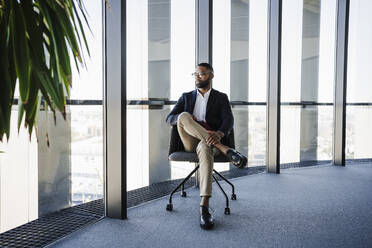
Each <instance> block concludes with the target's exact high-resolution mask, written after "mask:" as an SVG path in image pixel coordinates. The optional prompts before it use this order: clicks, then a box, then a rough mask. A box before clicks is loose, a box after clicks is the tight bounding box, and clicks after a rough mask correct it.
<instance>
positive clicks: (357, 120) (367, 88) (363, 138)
mask: <svg viewBox="0 0 372 248" xmlns="http://www.w3.org/2000/svg"><path fill="white" fill-rule="evenodd" d="M371 10H372V2H371V1H367V0H359V1H351V2H350V17H349V18H350V21H349V43H348V64H347V65H348V68H347V69H348V70H347V93H346V104H347V108H346V148H345V153H346V158H347V159H364V158H371V157H372V147H371V145H370V144H369V141H370V140H371V139H372V131H371V128H370V124H371V123H372V93H371V85H372V84H371V69H370V68H371V64H372V61H371V56H372V47H371V43H372V30H371V29H370V28H369V27H370V23H371V22H372V17H371V14H370V12H371Z"/></svg>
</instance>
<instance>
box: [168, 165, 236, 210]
mask: <svg viewBox="0 0 372 248" xmlns="http://www.w3.org/2000/svg"><path fill="white" fill-rule="evenodd" d="M198 169H199V164H197V166H196V167H195V168H194V169H193V170H192V171H191V172H190V174H189V175H188V176H187V177H186V178H185V179H184V180H183V181H182V182H181V183H180V184H179V185H178V186H177V187H176V188H175V189H174V190H173V191H172V193H171V194H170V196H169V203H168V204H167V207H166V210H167V211H172V210H173V204H172V197H173V195H174V193H176V192H177V190H178V189H179V188H180V187H181V196H182V197H186V196H187V194H186V192H185V191H184V187H185V183H186V182H187V181H188V180H189V179H190V177H192V175H194V173H195V172H197V170H198ZM213 172H214V174H217V175H218V176H219V177H220V178H221V179H222V180H224V181H225V182H227V183H228V184H230V186H231V188H232V194H231V200H236V194H235V187H234V185H233V184H232V183H231V182H230V181H229V180H228V179H227V178H225V177H224V176H222V175H221V174H220V173H218V172H217V171H216V170H215V169H213ZM212 177H213V179H214V181H215V182H216V183H217V185H218V187H219V188H220V190H221V191H222V193H223V194H224V196H225V199H226V207H225V214H226V215H229V214H230V208H229V198H228V196H227V194H226V192H225V190H224V189H223V188H222V186H221V184H220V183H219V182H218V180H217V179H216V177H215V175H212ZM196 181H197V180H196Z"/></svg>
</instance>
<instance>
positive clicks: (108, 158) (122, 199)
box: [103, 0, 127, 219]
mask: <svg viewBox="0 0 372 248" xmlns="http://www.w3.org/2000/svg"><path fill="white" fill-rule="evenodd" d="M110 6H111V8H109V7H108V6H107V5H105V8H104V35H105V37H104V57H103V59H104V68H105V71H104V100H103V102H104V125H105V128H104V140H105V141H104V146H105V147H104V154H105V157H104V161H105V214H106V215H107V216H108V217H111V218H116V219H126V218H127V185H126V184H127V183H126V178H127V175H126V174H127V173H126V147H127V144H126V103H127V98H126V1H125V0H124V1H122V0H111V1H110Z"/></svg>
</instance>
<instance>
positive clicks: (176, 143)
mask: <svg viewBox="0 0 372 248" xmlns="http://www.w3.org/2000/svg"><path fill="white" fill-rule="evenodd" d="M221 142H222V144H224V145H226V146H228V147H230V148H235V139H234V129H232V130H231V132H230V133H229V134H228V135H227V136H225V137H223V138H222V140H221ZM180 151H185V147H184V146H183V143H182V140H181V138H180V135H179V134H178V130H177V126H172V128H171V135H170V142H169V153H168V155H171V154H172V153H174V152H180Z"/></svg>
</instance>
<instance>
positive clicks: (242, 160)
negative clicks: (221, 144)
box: [226, 148, 247, 169]
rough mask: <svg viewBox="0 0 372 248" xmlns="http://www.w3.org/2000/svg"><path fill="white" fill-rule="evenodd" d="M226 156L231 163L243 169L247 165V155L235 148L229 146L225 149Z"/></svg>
mask: <svg viewBox="0 0 372 248" xmlns="http://www.w3.org/2000/svg"><path fill="white" fill-rule="evenodd" d="M226 156H227V157H228V158H229V159H230V161H231V163H232V164H233V165H235V166H236V167H238V168H240V169H243V168H244V167H245V166H246V165H247V157H246V156H244V155H243V154H241V153H240V152H238V151H236V150H235V149H232V148H230V149H229V150H228V151H227V153H226Z"/></svg>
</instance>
